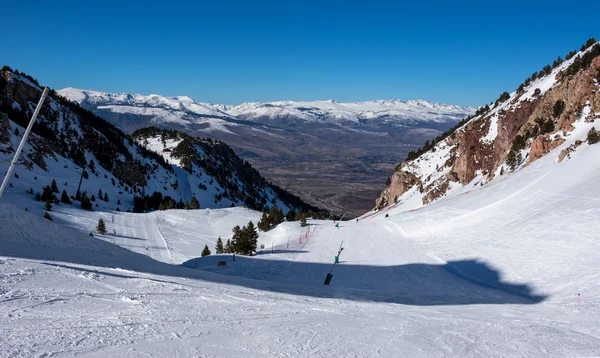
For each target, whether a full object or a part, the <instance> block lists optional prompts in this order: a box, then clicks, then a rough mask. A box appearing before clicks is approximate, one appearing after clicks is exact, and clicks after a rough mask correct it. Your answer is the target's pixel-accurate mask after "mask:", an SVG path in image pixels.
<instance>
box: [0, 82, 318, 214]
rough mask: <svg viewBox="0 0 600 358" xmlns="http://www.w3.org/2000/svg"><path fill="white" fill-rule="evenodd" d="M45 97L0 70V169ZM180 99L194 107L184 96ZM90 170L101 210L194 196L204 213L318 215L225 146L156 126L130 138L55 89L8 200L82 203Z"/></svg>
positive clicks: (91, 192) (89, 189) (90, 189)
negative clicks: (293, 211)
mask: <svg viewBox="0 0 600 358" xmlns="http://www.w3.org/2000/svg"><path fill="white" fill-rule="evenodd" d="M40 93H41V89H40V87H39V86H38V85H37V82H36V81H35V80H34V79H33V78H31V77H30V76H28V75H23V74H19V73H18V72H17V71H14V72H13V71H10V70H3V71H1V72H0V120H1V121H0V171H3V170H5V169H6V168H8V164H9V161H10V158H11V157H12V155H13V153H14V150H15V148H16V147H17V146H18V143H19V141H20V139H21V136H22V134H23V133H24V127H25V126H26V125H27V123H28V121H29V118H30V116H31V114H32V113H33V110H34V108H35V104H36V103H37V101H38V99H39V96H40ZM122 100H123V101H130V103H134V102H135V101H136V100H137V99H135V98H130V99H125V98H123V99H122ZM177 101H178V102H177V103H188V105H189V106H191V107H194V106H196V105H195V104H192V102H186V100H185V99H182V98H178V99H177ZM156 103H161V105H164V107H165V109H166V108H168V107H169V106H175V104H174V102H168V101H166V102H165V101H163V100H162V99H156ZM84 169H85V175H84V176H83V180H82V184H81V188H80V190H79V191H80V193H83V192H86V194H87V196H89V197H91V198H92V201H93V206H94V207H95V208H97V209H100V210H123V211H125V210H138V211H144V210H151V209H157V208H158V207H156V206H157V205H160V204H162V205H163V208H168V207H173V206H178V207H183V206H186V203H190V202H191V201H192V198H196V200H198V201H199V202H200V207H202V208H221V207H230V206H239V205H245V206H247V207H250V208H254V209H259V210H260V209H262V208H268V207H271V206H273V205H275V204H277V205H278V206H279V207H281V208H282V209H283V210H284V211H287V209H288V208H289V207H292V206H293V207H295V208H301V207H303V208H304V210H313V209H314V210H316V208H311V207H310V206H308V205H306V204H305V203H303V202H302V201H301V200H299V199H298V198H296V197H294V196H293V195H290V194H289V193H286V192H285V191H284V190H282V189H280V188H278V187H275V186H273V185H271V184H270V183H269V182H267V181H266V180H265V179H264V178H262V177H261V176H260V174H259V173H258V172H257V171H256V170H255V169H254V168H252V167H251V166H250V164H249V163H247V162H245V161H244V160H242V159H240V158H239V157H238V156H236V155H235V153H234V152H233V150H231V148H229V147H228V146H227V145H226V144H224V143H222V142H220V141H217V140H212V139H199V138H194V137H191V136H188V135H185V134H182V133H177V132H173V131H169V132H166V131H163V130H158V129H156V128H149V129H146V130H145V131H138V133H137V135H136V136H135V137H133V138H132V137H131V136H129V135H127V134H124V133H123V132H122V131H121V130H120V129H118V128H117V127H115V126H113V125H111V124H110V123H107V122H106V121H105V120H103V119H102V118H99V117H97V116H95V115H94V114H92V113H91V112H89V111H87V110H85V109H83V108H81V107H80V106H79V105H77V104H75V103H73V102H71V101H69V100H67V99H65V98H64V97H61V96H60V95H58V94H56V93H55V92H54V91H51V93H50V95H49V97H48V98H47V99H46V102H45V103H44V106H43V108H42V110H41V112H40V116H39V117H38V120H37V122H36V124H35V125H34V127H33V132H32V135H31V137H30V138H29V140H28V143H27V145H26V147H25V150H24V154H23V159H22V160H21V161H20V162H19V165H18V166H17V168H16V170H15V177H18V178H19V180H17V181H15V183H14V185H13V187H11V188H8V190H7V193H6V195H8V196H11V195H16V196H21V197H23V198H24V200H23V203H24V205H27V201H28V200H27V199H26V198H29V200H33V199H34V198H35V197H36V193H41V195H40V199H42V200H43V201H45V200H46V199H47V198H48V197H50V200H49V201H50V202H51V203H52V204H54V203H55V204H59V202H60V200H58V199H59V198H60V197H61V193H62V192H63V190H64V192H65V195H66V197H67V199H65V200H64V202H63V204H67V203H66V202H67V201H72V199H73V198H76V197H77V190H78V187H79V180H80V177H81V175H82V173H83V171H84ZM53 180H54V181H55V182H56V186H57V188H56V190H57V192H56V191H55V192H54V193H46V195H44V194H43V193H44V187H46V186H49V185H50V184H51V182H52V181H53ZM100 193H102V194H100ZM153 193H159V194H160V195H159V196H160V198H159V199H156V198H157V197H156V195H153ZM105 196H106V197H108V200H104V198H105ZM69 197H70V198H71V199H70V200H69V199H68V198H69ZM96 197H97V198H98V200H95V199H96ZM135 197H138V199H135ZM144 198H146V199H144ZM134 199H135V200H134ZM138 204H140V205H138ZM146 204H147V205H146Z"/></svg>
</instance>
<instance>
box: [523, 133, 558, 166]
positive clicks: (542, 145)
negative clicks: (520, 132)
mask: <svg viewBox="0 0 600 358" xmlns="http://www.w3.org/2000/svg"><path fill="white" fill-rule="evenodd" d="M564 142H565V140H564V139H562V138H558V139H554V140H552V139H550V138H548V137H546V136H539V137H537V138H535V139H534V141H533V143H532V144H531V150H530V151H529V163H533V162H534V161H536V160H538V159H540V158H541V157H543V156H544V155H545V154H547V153H549V152H550V151H552V150H553V149H555V148H558V147H559V146H560V145H561V144H563V143H564Z"/></svg>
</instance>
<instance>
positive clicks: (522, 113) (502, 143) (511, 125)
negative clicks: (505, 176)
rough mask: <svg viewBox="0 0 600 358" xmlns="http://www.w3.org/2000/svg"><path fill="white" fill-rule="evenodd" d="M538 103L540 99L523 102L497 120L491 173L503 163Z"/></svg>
mask: <svg viewBox="0 0 600 358" xmlns="http://www.w3.org/2000/svg"><path fill="white" fill-rule="evenodd" d="M539 103H540V98H536V99H534V100H533V101H523V102H521V105H520V106H519V107H517V108H516V109H515V110H514V111H511V112H507V113H506V114H505V115H504V116H502V118H500V119H499V120H498V136H497V137H496V140H494V148H493V156H494V157H493V160H492V165H491V166H490V168H489V170H490V171H491V172H493V171H495V170H496V169H497V168H498V166H499V165H500V164H501V163H502V162H503V161H504V158H505V157H506V153H507V152H508V151H509V150H510V148H511V147H512V144H513V141H514V140H515V137H516V136H517V135H518V134H520V133H521V128H522V127H523V125H524V124H525V123H527V122H528V121H529V119H530V118H531V117H532V115H533V114H534V112H535V110H536V108H537V106H538V104H539Z"/></svg>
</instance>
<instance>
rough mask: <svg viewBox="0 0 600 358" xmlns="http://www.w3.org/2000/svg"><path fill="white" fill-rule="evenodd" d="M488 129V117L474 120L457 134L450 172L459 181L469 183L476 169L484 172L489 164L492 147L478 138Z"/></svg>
mask: <svg viewBox="0 0 600 358" xmlns="http://www.w3.org/2000/svg"><path fill="white" fill-rule="evenodd" d="M489 129H490V120H489V119H486V120H485V121H484V122H483V123H481V122H479V121H474V122H472V123H470V124H469V125H467V127H466V128H465V131H464V132H463V133H461V134H460V135H459V137H458V140H459V143H460V144H459V146H458V156H457V159H456V161H455V163H454V167H453V168H452V172H453V173H454V174H455V176H456V178H458V181H459V182H460V183H462V184H467V183H469V182H470V181H471V180H473V179H474V178H475V173H476V172H477V171H478V170H482V171H483V172H484V173H486V172H487V171H488V169H487V168H488V167H489V166H490V164H491V163H490V159H491V154H492V147H491V146H489V145H485V144H482V143H481V142H480V140H481V138H482V137H484V136H485V135H486V134H487V133H488V131H489ZM446 187H447V185H446ZM444 192H445V190H444Z"/></svg>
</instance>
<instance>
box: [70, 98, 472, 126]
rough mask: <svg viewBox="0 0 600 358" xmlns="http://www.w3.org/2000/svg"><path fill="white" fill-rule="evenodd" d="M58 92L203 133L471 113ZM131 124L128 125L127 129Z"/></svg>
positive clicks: (412, 104)
mask: <svg viewBox="0 0 600 358" xmlns="http://www.w3.org/2000/svg"><path fill="white" fill-rule="evenodd" d="M58 93H59V94H60V95H62V96H64V97H66V98H68V99H70V100H72V101H74V102H77V103H80V104H82V105H84V106H86V107H90V106H91V107H94V108H97V109H100V110H107V111H110V112H113V113H119V114H132V115H138V116H150V117H152V120H151V122H150V123H151V124H153V125H160V124H161V123H162V122H164V123H179V124H182V125H186V124H188V123H189V122H193V123H202V124H204V123H206V124H208V126H209V127H208V128H207V129H204V131H205V132H207V133H211V132H215V131H222V132H226V133H229V134H233V133H232V132H231V131H229V130H228V129H227V127H228V126H235V125H239V124H237V123H235V122H231V121H227V120H226V119H236V118H240V119H245V120H253V121H254V120H258V119H261V118H265V117H268V118H270V119H273V120H279V119H285V118H289V117H292V118H296V119H301V120H306V121H309V122H317V121H323V120H327V121H328V122H331V123H337V124H341V123H343V122H346V121H350V122H355V123H360V121H362V120H375V119H380V120H382V121H384V122H386V123H392V124H397V125H402V124H410V123H412V122H414V121H423V122H430V123H449V122H456V121H458V120H460V119H462V118H463V117H465V116H466V115H468V114H471V113H473V112H474V111H475V109H474V108H471V107H460V106H455V105H449V104H441V103H433V102H428V101H424V100H409V101H401V100H378V101H367V102H350V103H340V102H336V101H332V100H328V101H314V102H296V101H277V102H247V103H243V104H240V105H238V106H228V105H219V104H209V103H203V102H196V101H194V100H193V99H191V98H190V97H186V96H178V97H164V96H160V95H149V96H143V95H140V94H126V93H120V94H111V93H105V92H99V91H91V90H83V89H76V88H65V89H62V90H60V91H58ZM130 125H131V124H130Z"/></svg>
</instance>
